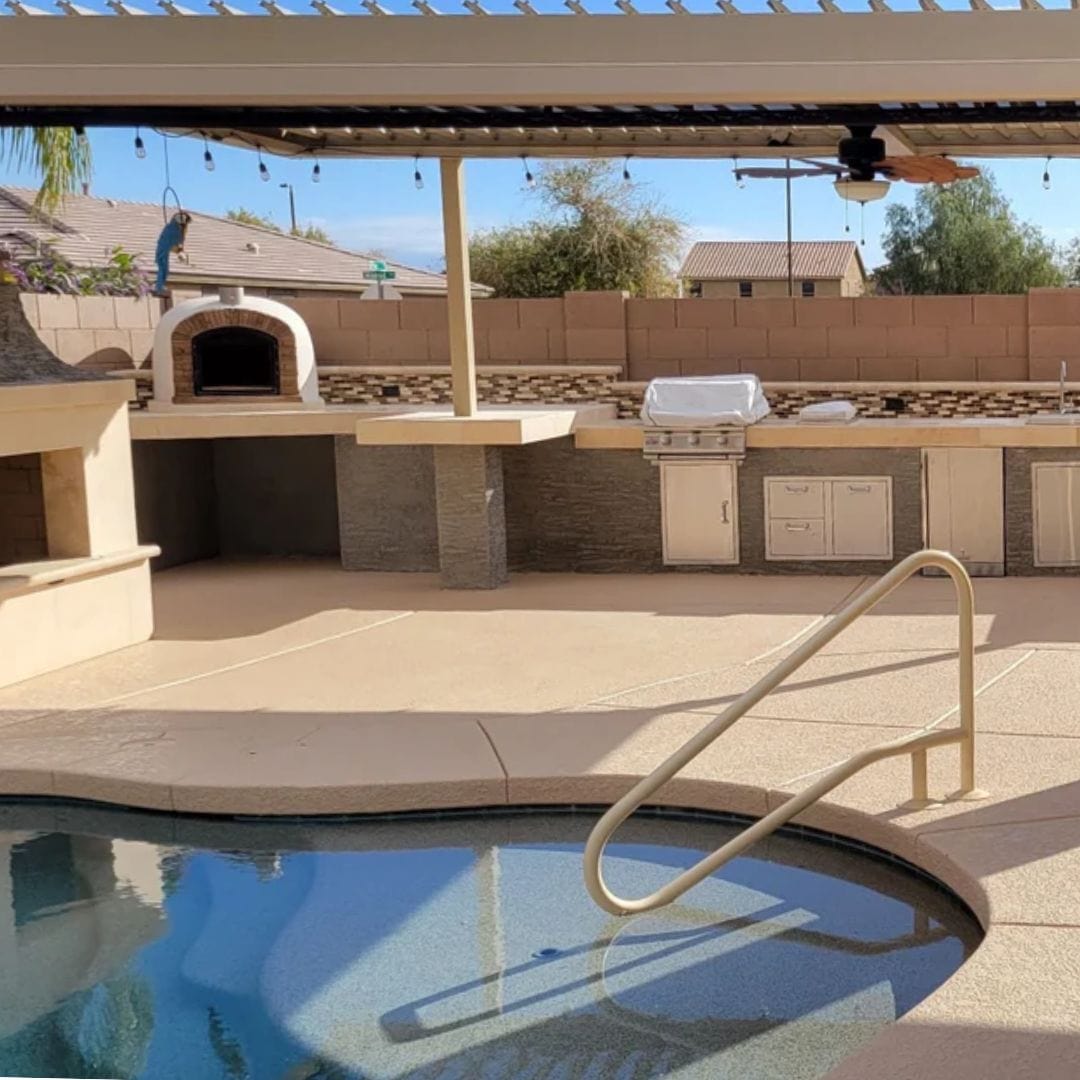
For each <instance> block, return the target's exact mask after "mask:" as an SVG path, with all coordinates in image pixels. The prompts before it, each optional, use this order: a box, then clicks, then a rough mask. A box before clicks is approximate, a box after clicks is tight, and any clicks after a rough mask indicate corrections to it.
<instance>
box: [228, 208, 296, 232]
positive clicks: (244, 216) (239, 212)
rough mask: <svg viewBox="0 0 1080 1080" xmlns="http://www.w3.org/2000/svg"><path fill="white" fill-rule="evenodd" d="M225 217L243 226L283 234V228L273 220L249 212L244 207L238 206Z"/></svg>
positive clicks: (251, 211) (252, 211)
mask: <svg viewBox="0 0 1080 1080" xmlns="http://www.w3.org/2000/svg"><path fill="white" fill-rule="evenodd" d="M225 216H226V217H227V218H228V219H229V220H230V221H237V222H239V223H240V224H241V225H255V226H257V227H258V228H260V229H269V230H270V231H271V232H281V231H282V228H281V226H280V225H279V224H278V223H277V222H276V221H274V219H273V218H269V217H265V216H264V215H263V214H256V213H255V211H254V210H248V209H247V208H246V207H244V206H238V207H236V209H234V210H226V211H225Z"/></svg>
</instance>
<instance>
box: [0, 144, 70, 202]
mask: <svg viewBox="0 0 1080 1080" xmlns="http://www.w3.org/2000/svg"><path fill="white" fill-rule="evenodd" d="M0 160H6V161H8V162H9V163H10V164H12V165H14V166H15V168H16V169H23V168H25V167H26V166H30V168H32V169H33V170H34V172H36V173H37V174H38V176H40V178H41V182H40V185H39V186H38V193H37V199H36V201H35V205H36V206H37V207H38V208H39V209H40V210H45V211H50V210H56V209H57V208H58V207H59V205H60V203H61V202H63V199H64V196H65V195H70V194H72V193H73V192H75V191H78V190H79V187H80V185H81V184H82V183H83V182H85V181H89V179H90V143H89V142H88V141H87V139H86V137H85V136H84V135H81V134H79V133H78V132H76V130H75V129H74V128H69V127H56V128H8V129H7V130H0Z"/></svg>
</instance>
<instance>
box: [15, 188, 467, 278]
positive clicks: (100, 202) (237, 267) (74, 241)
mask: <svg viewBox="0 0 1080 1080" xmlns="http://www.w3.org/2000/svg"><path fill="white" fill-rule="evenodd" d="M34 194H35V193H34V192H33V191H31V190H28V189H25V188H9V187H0V242H3V241H6V242H7V243H8V245H9V246H14V247H15V248H19V247H21V248H22V249H23V250H26V249H33V248H34V247H35V246H36V245H37V244H40V243H45V244H48V245H49V246H50V247H52V248H53V249H55V250H56V251H57V252H59V253H60V254H61V255H63V256H64V257H65V258H67V259H68V260H70V261H71V262H73V263H74V264H75V265H76V266H93V265H99V264H101V263H103V262H104V261H105V259H106V258H107V255H108V252H109V251H110V250H111V249H112V248H114V247H116V246H117V245H120V246H121V247H123V248H124V249H125V250H126V251H128V252H130V253H131V254H133V255H137V256H139V262H140V264H141V265H142V266H143V267H144V268H145V269H146V270H148V271H149V272H151V273H152V272H153V266H154V248H155V246H156V244H157V237H158V233H160V232H161V228H162V223H163V222H162V213H161V207H160V206H156V205H153V204H151V203H138V202H120V201H118V200H116V199H104V198H97V197H95V196H90V195H72V196H69V197H68V198H67V199H65V200H64V205H63V207H62V209H61V210H60V211H59V212H58V213H57V214H56V215H52V216H49V217H47V218H46V219H45V220H42V219H41V218H39V217H35V216H34V215H33V214H31V212H30V208H31V206H32V204H33V201H34ZM185 209H186V208H185ZM189 213H191V215H192V219H193V220H192V222H191V225H190V226H189V227H188V234H187V244H186V245H185V248H186V253H187V261H182V260H180V259H177V258H175V257H174V259H173V260H172V268H171V271H170V274H169V280H170V281H171V282H172V283H174V284H176V285H183V284H185V283H202V282H217V281H225V282H236V283H237V284H250V285H253V286H258V285H261V284H266V285H271V284H273V285H280V286H283V287H286V288H309V289H319V288H333V289H357V290H360V289H363V288H366V287H367V286H368V285H370V284H371V283H370V282H367V281H364V279H363V272H364V271H365V270H368V269H370V267H371V256H368V255H361V254H358V253H356V252H353V251H346V250H344V249H343V248H338V247H332V246H329V245H327V244H320V243H317V242H316V241H313V240H305V239H302V238H300V237H295V236H289V235H287V234H285V233H278V232H273V231H272V230H270V229H263V228H260V227H258V226H256V225H245V224H242V223H240V222H237V221H229V220H228V219H227V218H219V217H214V216H213V215H211V214H203V213H200V212H199V211H197V210H192V211H189ZM387 265H388V267H389V268H390V269H391V270H396V271H397V278H396V279H395V280H394V282H393V285H394V286H395V287H396V288H398V289H399V290H400V291H402V292H403V293H406V294H410V293H411V294H428V295H440V294H445V292H446V278H445V277H444V276H443V275H442V274H436V273H434V272H432V271H430V270H419V269H416V268H414V267H411V266H404V265H402V264H401V263H395V262H393V261H390V260H388V261H387ZM476 288H477V289H478V290H482V291H483V292H487V291H488V290H487V289H485V288H484V287H483V286H477V287H476Z"/></svg>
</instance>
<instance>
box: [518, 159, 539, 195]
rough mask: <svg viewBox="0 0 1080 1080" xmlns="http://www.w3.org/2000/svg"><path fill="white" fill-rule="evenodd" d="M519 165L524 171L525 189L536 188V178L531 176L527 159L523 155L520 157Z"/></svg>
mask: <svg viewBox="0 0 1080 1080" xmlns="http://www.w3.org/2000/svg"><path fill="white" fill-rule="evenodd" d="M521 164H522V166H523V168H524V169H525V186H526V187H527V188H534V187H536V177H535V176H533V174H532V172H531V171H530V169H529V159H528V158H527V157H526V156H525V155H524V154H522V155H521Z"/></svg>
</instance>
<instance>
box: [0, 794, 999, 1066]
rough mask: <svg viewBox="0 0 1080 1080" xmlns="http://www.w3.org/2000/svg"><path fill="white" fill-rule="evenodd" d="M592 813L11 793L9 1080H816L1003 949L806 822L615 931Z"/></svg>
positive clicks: (650, 885) (686, 855) (656, 849)
mask: <svg viewBox="0 0 1080 1080" xmlns="http://www.w3.org/2000/svg"><path fill="white" fill-rule="evenodd" d="M594 820H595V818H594V816H593V815H591V814H586V813H553V812H543V813H541V812H536V813H493V814H468V815H443V816H423V817H407V818H397V819H383V820H372V819H367V820H347V821H346V820H328V821H327V820H324V821H318V822H315V821H292V822H280V821H274V820H258V821H256V820H251V821H248V820H245V821H233V820H227V821H223V820H212V819H206V820H199V819H190V818H188V819H181V818H172V817H167V816H163V815H162V816H155V815H140V814H135V813H126V812H123V811H107V810H101V809H95V808H89V807H86V808H81V807H60V806H56V805H51V804H45V803H37V804H34V803H30V804H18V805H16V804H8V805H5V806H0V866H2V869H0V1076H5V1075H6V1076H48V1077H115V1078H123V1080H128V1078H135V1077H140V1078H147V1080H173V1078H176V1080H181V1078H183V1080H219V1078H220V1080H346V1078H349V1080H352V1078H357V1080H358V1078H361V1077H362V1078H366V1080H376V1078H377V1080H391V1078H393V1080H474V1078H475V1080H504V1078H505V1080H645V1078H647V1077H648V1078H652V1077H668V1076H670V1077H685V1078H689V1077H702V1078H705V1077H707V1078H709V1080H724V1078H732V1080H736V1078H737V1080H756V1078H760V1080H794V1078H810V1077H818V1076H823V1075H824V1074H825V1073H826V1072H828V1070H829V1069H830V1068H831V1067H832V1066H833V1065H835V1064H836V1063H837V1062H838V1061H839V1060H841V1059H842V1058H843V1057H845V1056H847V1055H848V1054H850V1053H852V1052H853V1051H854V1050H856V1049H857V1048H858V1047H859V1046H861V1045H862V1044H864V1043H865V1042H866V1041H868V1040H869V1039H871V1038H872V1037H873V1036H874V1035H875V1034H876V1033H877V1032H878V1031H880V1030H881V1029H882V1027H884V1026H885V1025H886V1024H888V1023H890V1022H891V1021H893V1020H895V1019H896V1017H898V1016H900V1015H901V1014H902V1013H904V1012H906V1011H907V1010H908V1009H910V1008H911V1007H912V1006H913V1005H915V1004H916V1003H917V1002H918V1001H919V1000H921V999H922V998H924V997H925V996H926V995H928V994H930V993H932V992H933V991H934V989H935V988H936V987H938V986H939V985H940V984H941V983H942V982H943V981H944V980H945V979H947V978H948V977H949V975H950V974H952V972H953V971H955V970H956V968H957V967H958V966H959V965H960V964H962V963H963V962H964V960H965V958H966V957H967V956H968V955H970V953H971V952H972V950H973V949H974V948H976V946H977V944H978V941H979V938H980V932H979V929H978V926H977V924H976V923H975V921H974V919H973V917H972V916H971V914H970V913H969V912H968V911H967V909H966V908H964V907H963V905H961V904H960V902H959V901H958V900H957V899H956V898H955V897H953V896H951V895H950V894H948V893H947V892H945V890H944V889H942V888H941V887H940V886H938V885H937V884H936V883H934V882H932V881H930V880H928V879H926V878H924V877H921V876H919V875H917V874H915V873H914V872H912V871H911V870H910V868H906V867H904V866H902V865H899V864H897V863H895V862H890V861H887V860H885V859H882V858H878V857H875V856H873V855H870V854H867V853H865V852H861V851H858V850H855V849H853V848H850V847H846V846H838V845H836V844H829V843H824V842H822V841H821V840H818V839H808V838H806V837H805V836H801V835H797V834H786V833H785V834H779V835H777V836H774V837H772V838H771V839H769V840H768V841H766V842H764V843H762V844H760V845H758V846H757V847H756V848H754V849H753V851H752V854H751V855H750V856H749V857H743V858H739V859H737V860H735V861H734V862H733V863H731V864H729V865H728V866H727V867H725V868H724V869H723V870H722V871H720V872H719V874H717V875H715V876H714V877H712V878H709V879H708V880H706V881H705V882H703V883H702V884H701V885H699V886H697V887H696V888H695V889H693V890H692V891H691V892H689V893H688V894H687V895H686V896H685V897H684V898H683V900H682V901H681V902H680V903H678V904H676V905H674V906H672V907H670V908H668V909H665V910H663V911H661V912H658V913H654V914H649V915H643V916H638V917H635V918H629V919H616V918H612V917H611V916H608V915H606V914H605V913H603V912H602V911H600V910H599V909H597V908H596V907H595V906H594V905H593V904H592V903H591V901H590V900H589V898H588V896H587V895H586V893H585V889H584V886H583V884H582V877H581V858H582V855H581V852H582V845H583V843H584V839H585V836H586V835H587V833H588V830H589V828H590V827H591V825H592V823H593V821H594ZM736 828H738V825H735V824H732V823H730V822H724V821H720V820H709V819H707V818H703V817H700V816H693V817H691V816H678V815H670V814H666V815H662V816H639V817H636V818H634V819H632V820H631V821H630V822H628V823H627V824H626V825H625V826H624V827H623V829H622V830H621V831H620V833H619V834H618V836H617V838H616V839H617V840H618V843H615V844H612V845H611V846H610V848H609V853H608V858H607V862H606V864H605V868H606V874H607V878H608V881H609V883H610V884H611V885H612V887H613V888H614V889H615V890H616V891H618V892H620V893H622V894H624V895H641V894H643V893H646V892H650V891H652V890H653V889H655V888H656V887H657V886H658V885H660V884H661V883H662V882H664V881H666V880H667V879H668V878H669V877H671V876H672V875H673V874H674V873H676V872H678V871H679V870H681V869H683V868H685V867H687V866H689V865H690V864H691V863H693V862H695V861H696V860H697V859H698V858H699V857H700V856H701V854H702V853H703V852H705V851H708V850H712V849H713V848H715V847H716V846H718V845H719V844H721V843H723V842H724V840H726V839H727V838H729V837H730V836H731V835H733V833H734V831H735V829H736Z"/></svg>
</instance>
